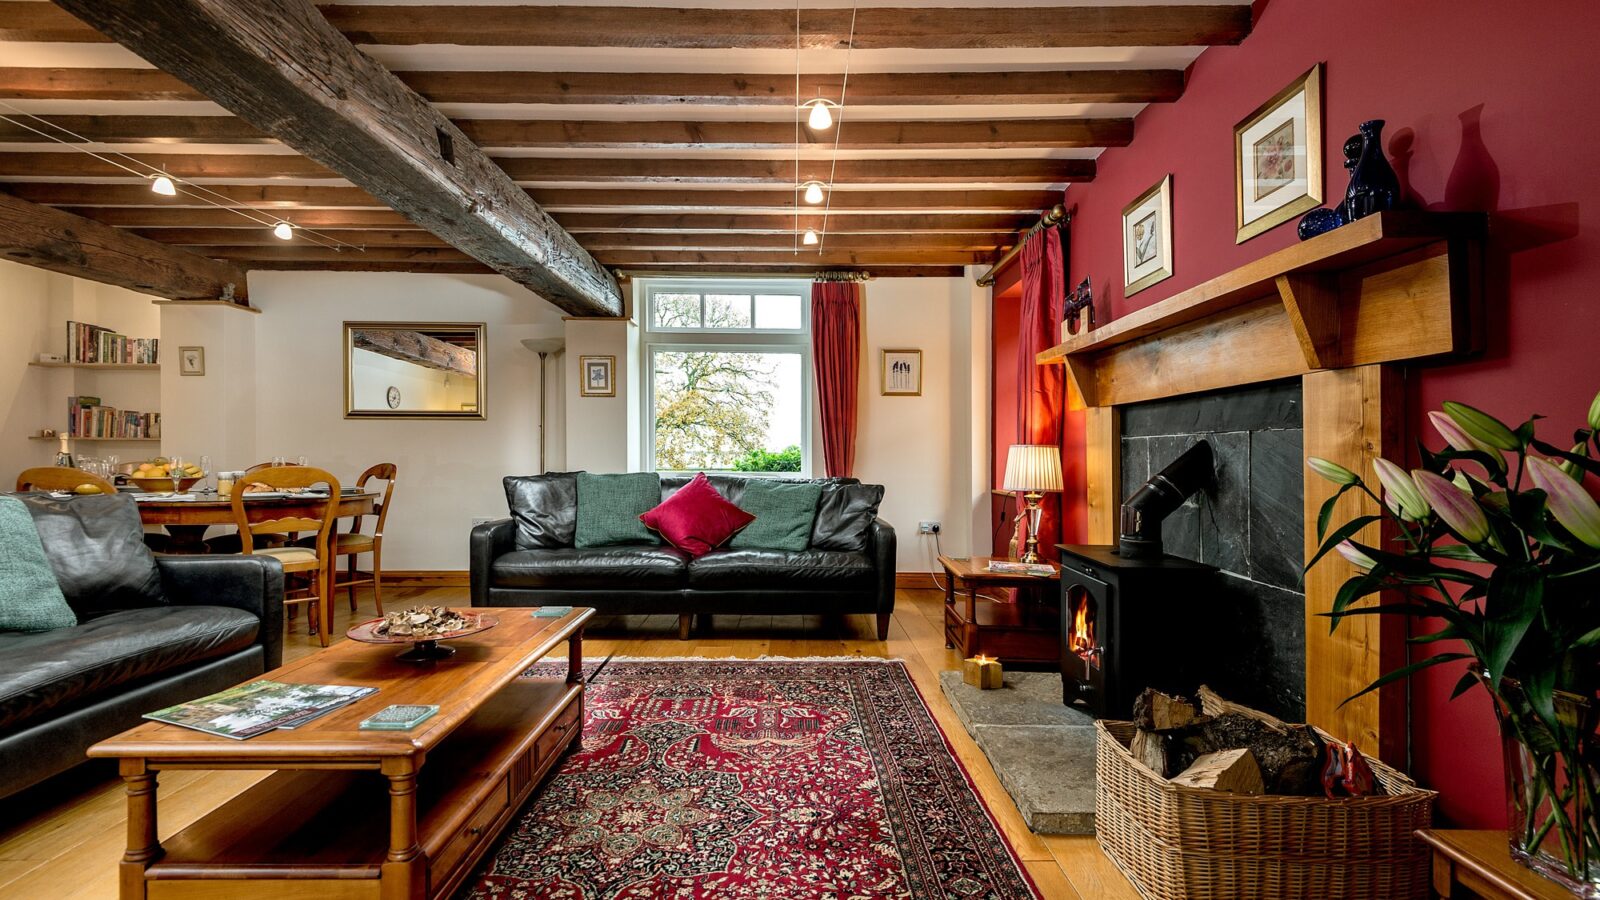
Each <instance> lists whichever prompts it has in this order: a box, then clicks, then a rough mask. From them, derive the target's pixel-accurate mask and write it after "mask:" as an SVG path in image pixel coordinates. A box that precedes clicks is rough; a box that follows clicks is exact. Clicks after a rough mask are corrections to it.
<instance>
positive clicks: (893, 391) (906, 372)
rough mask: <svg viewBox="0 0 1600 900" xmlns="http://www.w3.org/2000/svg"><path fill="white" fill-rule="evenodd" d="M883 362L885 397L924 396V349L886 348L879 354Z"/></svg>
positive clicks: (882, 391)
mask: <svg viewBox="0 0 1600 900" xmlns="http://www.w3.org/2000/svg"><path fill="white" fill-rule="evenodd" d="M879 355H880V356H881V358H882V363H883V388H882V389H881V390H880V391H879V393H880V394H882V395H883V396H885V397H920V396H922V351H921V350H884V351H881V353H880V354H879Z"/></svg>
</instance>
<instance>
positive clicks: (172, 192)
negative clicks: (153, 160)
mask: <svg viewBox="0 0 1600 900" xmlns="http://www.w3.org/2000/svg"><path fill="white" fill-rule="evenodd" d="M150 190H152V191H155V192H156V193H158V194H160V195H161V196H163V197H176V196H178V188H177V186H176V185H174V184H173V183H172V179H171V178H168V177H167V176H165V175H157V176H156V177H154V178H152V179H150Z"/></svg>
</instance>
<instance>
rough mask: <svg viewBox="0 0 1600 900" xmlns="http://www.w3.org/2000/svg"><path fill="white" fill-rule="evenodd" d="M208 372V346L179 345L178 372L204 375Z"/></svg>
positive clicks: (180, 373)
mask: <svg viewBox="0 0 1600 900" xmlns="http://www.w3.org/2000/svg"><path fill="white" fill-rule="evenodd" d="M205 373H206V348H204V347H179V348H178V374H179V375H204V374H205Z"/></svg>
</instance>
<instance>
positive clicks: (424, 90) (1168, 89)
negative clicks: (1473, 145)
mask: <svg viewBox="0 0 1600 900" xmlns="http://www.w3.org/2000/svg"><path fill="white" fill-rule="evenodd" d="M395 74H396V75H398V76H399V78H400V80H401V81H403V82H405V83H406V85H407V86H408V87H410V88H411V89H412V90H414V91H416V92H417V93H419V94H421V95H422V96H424V97H426V98H428V99H429V100H430V101H432V102H434V103H522V104H590V105H631V104H655V105H686V104H697V105H706V106H752V107H772V106H778V107H782V106H789V105H791V104H793V103H794V97H795V83H794V78H793V77H792V76H789V75H775V74H706V73H700V72H647V73H639V72H475V71H465V72H434V71H400V72H396V73H395ZM844 89H845V85H844V83H843V79H842V78H841V77H840V76H839V75H837V74H822V75H810V74H808V75H803V76H801V83H800V96H801V97H806V98H810V97H829V98H837V97H839V96H840V91H842V90H844ZM848 89H849V95H848V96H847V97H845V103H846V104H847V105H851V106H857V105H859V106H942V105H947V104H974V105H983V106H999V105H1007V104H1022V103H1170V102H1172V101H1174V100H1177V99H1178V98H1179V97H1180V96H1182V94H1183V71H1182V70H1181V69H1094V70H1057V71H1042V72H1039V71H1021V72H856V73H852V74H851V75H850V84H849V86H848ZM0 99H7V100H168V101H171V100H188V101H200V100H205V99H206V97H205V95H204V94H202V93H200V92H199V91H197V90H195V89H194V88H191V87H189V86H188V85H187V84H184V83H183V82H182V81H180V80H178V79H176V78H174V77H172V76H171V75H168V74H167V73H165V72H162V71H160V70H159V69H87V68H83V69H73V68H48V69H47V68H28V67H20V66H14V67H0Z"/></svg>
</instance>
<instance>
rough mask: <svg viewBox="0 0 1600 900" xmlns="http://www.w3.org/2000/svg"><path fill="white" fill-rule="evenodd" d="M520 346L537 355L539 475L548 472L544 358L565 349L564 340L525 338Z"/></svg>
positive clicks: (565, 343)
mask: <svg viewBox="0 0 1600 900" xmlns="http://www.w3.org/2000/svg"><path fill="white" fill-rule="evenodd" d="M522 346H524V347H527V348H528V349H529V350H532V351H533V352H535V353H537V354H539V474H541V475H542V474H544V473H545V472H548V471H550V466H549V465H547V464H546V461H545V439H544V419H545V413H544V397H545V384H544V379H545V372H546V369H545V365H544V360H545V357H547V356H549V355H550V354H552V353H560V352H561V351H562V350H564V349H566V346H567V341H566V338H527V339H526V340H524V341H523V342H522Z"/></svg>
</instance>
